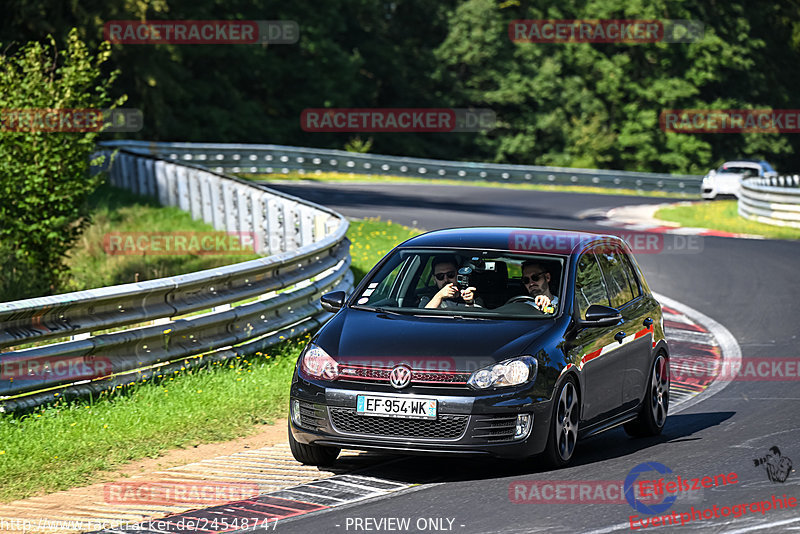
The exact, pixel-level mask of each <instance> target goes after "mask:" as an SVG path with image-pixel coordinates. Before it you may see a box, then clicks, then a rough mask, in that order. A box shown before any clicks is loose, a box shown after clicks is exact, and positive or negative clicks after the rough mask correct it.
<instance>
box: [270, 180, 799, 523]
mask: <svg viewBox="0 0 800 534" xmlns="http://www.w3.org/2000/svg"><path fill="white" fill-rule="evenodd" d="M274 187H275V189H279V190H281V191H284V192H286V193H290V194H293V195H296V196H300V197H303V198H307V199H309V200H312V201H315V202H318V203H320V204H323V205H326V206H330V207H331V208H334V209H336V210H338V211H340V212H341V213H343V214H344V215H346V216H349V217H356V218H357V217H364V216H373V217H374V216H380V217H381V218H382V219H384V220H386V219H391V220H392V221H394V222H399V223H402V224H406V225H412V226H417V227H419V228H424V229H426V230H434V229H439V228H445V227H455V226H475V225H510V226H526V227H550V228H565V229H573V230H589V231H597V232H603V231H605V230H606V229H607V227H602V226H598V225H597V224H594V223H593V222H592V220H591V219H580V218H578V217H577V214H579V213H581V212H584V211H587V210H590V209H593V208H612V207H616V206H622V205H629V204H637V203H639V204H641V203H650V202H654V203H655V202H664V201H665V200H664V199H650V198H636V197H630V196H612V195H608V196H597V195H582V194H568V193H551V192H540V191H519V190H510V189H490V188H483V187H454V186H437V185H413V186H409V185H402V184H382V185H372V184H369V185H365V184H347V185H344V184H319V183H310V184H306V183H303V184H278V185H275V186H274ZM701 239H702V243H701V247H699V250H698V249H695V250H691V251H686V250H683V251H669V250H666V247H665V248H664V249H663V250H661V251H660V252H659V253H652V254H637V260H638V261H639V264H640V265H641V267H642V268H643V270H644V271H645V276H646V278H647V280H648V282H649V284H650V286H651V289H652V290H653V291H655V292H657V293H660V294H662V295H666V296H669V297H671V298H672V299H674V300H676V301H679V302H681V303H684V304H686V305H688V306H690V307H691V308H694V309H695V310H698V311H700V312H702V313H703V314H705V315H707V316H709V317H711V318H713V319H714V320H716V321H718V322H719V323H721V324H722V325H724V326H725V327H727V329H728V330H730V332H731V333H732V334H733V336H734V337H735V338H736V340H737V341H738V343H739V345H740V347H741V353H742V363H743V365H746V364H747V362H748V361H749V360H751V359H753V358H790V359H793V360H795V361H794V362H793V363H794V364H795V365H796V364H797V361H796V360H797V359H798V351H797V348H796V347H797V343H798V339H797V338H798V334H800V326H798V317H797V313H798V311H799V310H800V308H798V306H797V304H796V303H797V302H798V300H799V299H800V284H798V282H797V273H798V271H797V267H796V263H795V262H796V260H797V258H798V253H799V252H800V245H798V244H797V243H793V242H789V241H770V240H746V239H731V238H718V237H705V238H701ZM789 369H791V367H789ZM795 369H796V368H795ZM794 374H795V375H796V374H797V371H796V370H795V372H794ZM797 380H798V379H797V377H796V376H795V378H794V380H764V379H759V380H735V381H732V382H730V383H729V384H728V385H727V387H726V388H725V389H723V390H722V391H720V392H719V393H717V394H715V395H713V396H710V397H709V398H706V399H704V400H702V401H701V402H699V403H697V404H694V405H693V406H691V407H690V408H688V409H686V410H683V411H681V412H680V413H678V414H676V415H673V416H671V417H670V418H669V419H668V421H667V425H666V428H665V430H664V432H663V435H662V436H660V437H658V438H652V439H643V440H631V439H629V438H627V436H626V435H625V434H624V432H623V431H622V430H621V429H615V430H611V431H609V432H606V433H604V434H601V435H600V436H597V437H594V438H590V439H588V440H584V441H581V442H580V443H579V444H578V448H577V449H576V453H575V454H576V456H575V458H574V462H573V464H572V465H571V466H570V467H569V468H567V469H562V470H559V471H557V472H552V471H544V470H542V469H541V468H539V467H537V466H536V464H535V463H529V464H519V465H511V464H508V463H503V462H495V461H486V460H482V461H479V460H464V459H450V458H445V459H442V458H425V457H407V458H402V457H401V458H398V459H393V460H391V461H389V462H388V463H387V466H392V467H391V471H392V472H395V473H397V472H402V477H396V478H402V479H403V480H402V481H403V482H406V483H412V484H413V483H415V484H420V485H417V486H413V487H412V488H410V489H406V490H404V491H399V492H394V493H391V494H388V495H385V496H382V497H378V498H375V499H371V500H367V501H364V502H361V503H357V504H353V505H346V506H340V507H337V508H333V509H330V510H327V511H324V512H318V513H314V514H310V515H308V516H303V517H297V518H294V519H289V520H285V521H281V523H280V524H278V525H275V530H280V531H281V532H284V533H294V532H298V533H300V532H303V533H306V532H401V531H406V532H464V533H468V532H469V533H472V532H475V533H480V532H506V533H511V532H597V533H600V532H614V531H625V530H630V529H631V525H630V522H629V517H630V516H631V515H638V516H639V517H640V518H641V517H650V516H649V515H647V514H642V513H639V512H636V511H634V510H633V508H632V507H631V506H630V505H629V504H628V503H621V504H620V503H614V504H587V503H586V502H568V501H569V497H570V496H569V491H566V492H565V496H566V499H564V500H559V498H554V499H553V502H550V503H542V502H524V503H519V502H512V497H513V493H510V488H512V489H513V488H515V487H516V486H517V485H519V483H520V481H533V480H536V481H539V482H540V484H539V485H538V486H537V487H543V486H542V484H543V483H547V482H548V481H572V482H578V481H621V480H624V479H625V478H626V476H627V475H628V473H629V472H630V471H631V470H632V469H633V468H634V467H636V466H637V465H639V464H641V463H643V462H659V463H661V464H663V465H665V466H667V467H669V468H670V469H671V470H672V471H673V474H674V475H680V476H682V477H683V478H701V477H704V476H710V477H714V476H715V475H720V474H728V473H734V472H735V473H736V474H737V477H738V478H737V482H736V483H735V484H734V483H731V484H729V485H726V486H723V487H716V488H707V489H700V490H697V491H693V492H689V493H687V494H686V495H681V496H680V497H681V498H679V499H678V501H677V502H676V503H675V504H674V505H673V507H672V508H670V509H669V510H667V511H665V512H662V513H660V514H657V515H658V516H663V515H668V514H670V513H671V512H672V511H675V512H677V513H678V514H681V513H683V512H690V511H691V508H692V507H694V509H695V510H698V509H699V510H702V509H704V508H709V509H711V508H713V507H714V505H718V507H719V508H718V512H719V513H720V514H721V513H722V511H723V510H724V509H723V508H722V507H730V506H733V505H736V504H741V503H752V502H754V501H767V500H769V501H771V504H772V497H773V495H774V496H776V497H777V498H780V497H781V496H783V495H784V494H785V495H786V496H787V498H792V497H793V498H795V499H800V474H798V473H797V470H796V469H789V475H788V478H787V479H786V480H785V482H777V481H775V482H772V481H770V480H769V479H768V476H767V472H766V470H765V469H764V467H765V466H764V465H761V466H756V465H755V462H754V460H756V459H759V458H762V457H765V455H766V454H767V453H768V452H769V449H770V447H773V446H777V447H778V448H779V449H780V452H781V454H782V457H783V459H784V461H783V464H781V465H782V468H783V469H784V471H785V470H786V467H787V466H788V464H789V462H787V461H786V458H789V459H794V461H795V462H800V413H799V410H798V408H800V402H799V401H800V390H798V381H797ZM386 469H389V467H386ZM378 474H380V473H378ZM651 475H652V476H648V477H647V478H648V479H651V478H652V479H656V478H657V476H656V475H655V474H654V473H651ZM389 478H390V479H391V477H389ZM512 484H514V486H512ZM554 487H555V486H554ZM529 497H530V495H529ZM530 500H536V499H530ZM577 500H579V499H577ZM773 506H774V507H775V508H777V509H770V510H768V511H765V512H764V513H761V512H759V511H757V510H756V511H753V509H752V508H751V509H744V508H739V509H738V512H740V513H739V514H738V515H739V517H734V514H735V512H736V510H733V509H731V512H732V513H731V515H730V516H729V517H724V518H723V517H719V518H712V519H699V518H698V517H697V516H694V519H693V520H687V521H686V524H684V525H682V526H668V527H666V528H667V529H669V531H675V530H678V529H680V530H684V531H691V530H694V531H696V530H703V531H714V532H755V531H762V532H782V531H786V532H788V531H797V530H798V529H800V514H799V513H798V508H788V507H785V508H782V509H781V508H778V506H777V504H774V505H773ZM755 508H760V509H762V510H763V509H764V508H766V506H755ZM653 517H656V516H653ZM436 519H438V521H437V520H436ZM404 520H408V523H404V522H403V521H404ZM406 525H407V526H408V527H407V528H406ZM635 526H636V527H639V524H638V523H637V524H636V525H635ZM270 528H273V527H270ZM653 529H659V530H661V531H663V530H664V528H663V527H650V528H647V529H643V530H653ZM259 530H260V529H259Z"/></svg>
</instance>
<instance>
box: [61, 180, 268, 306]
mask: <svg viewBox="0 0 800 534" xmlns="http://www.w3.org/2000/svg"><path fill="white" fill-rule="evenodd" d="M90 203H91V205H92V207H93V210H92V218H93V222H92V225H91V226H90V227H89V228H87V230H86V231H85V232H84V234H83V235H82V236H81V238H80V241H79V242H78V243H77V244H76V246H75V247H73V249H72V250H71V251H70V257H69V259H68V261H67V264H68V266H69V267H70V279H69V280H68V282H67V284H66V286H65V287H64V288H62V292H68V291H79V290H83V289H91V288H96V287H103V286H110V285H116V284H126V283H130V282H136V281H143V280H151V279H155V278H163V277H165V276H174V275H177V274H185V273H190V272H194V271H201V270H203V269H213V268H215V267H220V266H222V265H230V264H231V263H238V262H242V261H247V260H250V259H254V258H258V257H259V256H258V255H256V254H255V253H253V252H252V251H250V252H249V253H241V254H225V255H221V254H219V255H218V254H204V255H198V254H181V255H155V254H147V255H128V254H124V255H110V254H108V253H106V251H105V249H104V237H105V236H106V235H107V234H109V233H113V232H123V233H127V232H132V233H143V232H146V233H150V232H157V233H160V234H163V235H169V234H171V233H173V232H181V233H183V232H192V233H194V232H198V233H200V232H215V230H214V228H213V227H212V226H211V225H210V224H207V223H205V222H203V221H201V220H198V221H195V220H192V216H191V215H190V214H189V213H187V212H185V211H181V210H179V209H178V208H176V207H162V206H160V205H159V204H158V202H157V201H156V200H154V199H151V198H148V197H142V196H138V195H135V194H133V193H130V192H128V191H125V190H124V189H118V188H115V187H111V186H108V185H104V186H101V187H100V188H99V189H98V190H97V191H96V192H95V193H94V194H93V195H92V197H91V198H90ZM215 233H216V232H215Z"/></svg>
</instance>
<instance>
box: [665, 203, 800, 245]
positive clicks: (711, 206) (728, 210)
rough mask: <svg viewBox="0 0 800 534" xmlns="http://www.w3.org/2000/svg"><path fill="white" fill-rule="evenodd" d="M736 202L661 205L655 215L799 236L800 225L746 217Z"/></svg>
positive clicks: (771, 235)
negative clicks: (794, 226)
mask: <svg viewBox="0 0 800 534" xmlns="http://www.w3.org/2000/svg"><path fill="white" fill-rule="evenodd" d="M737 206H738V203H737V201H736V200H715V201H713V202H702V203H696V204H691V205H688V206H671V207H667V208H661V209H659V210H658V211H656V213H655V217H656V218H657V219H661V220H662V221H672V222H677V223H680V225H681V226H689V227H698V228H711V229H714V230H722V231H723V232H732V233H737V234H752V235H762V236H764V237H769V238H773V239H800V228H783V227H780V226H771V225H769V224H763V223H760V222H756V221H751V220H749V219H745V218H743V217H740V216H739V213H738V211H737Z"/></svg>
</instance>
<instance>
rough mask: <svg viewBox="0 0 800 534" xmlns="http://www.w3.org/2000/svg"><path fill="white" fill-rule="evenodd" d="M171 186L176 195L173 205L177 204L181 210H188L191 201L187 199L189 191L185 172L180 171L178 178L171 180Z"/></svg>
mask: <svg viewBox="0 0 800 534" xmlns="http://www.w3.org/2000/svg"><path fill="white" fill-rule="evenodd" d="M173 184H174V185H173V187H174V191H175V195H176V197H177V198H176V199H175V200H176V201H177V202H175V203H174V204H172V205H173V206H175V205H177V206H178V207H179V208H180V209H182V210H183V211H189V210H190V209H191V202H190V200H189V196H190V195H191V192H190V191H189V181H188V179H187V177H186V174H185V173H182V174H181V175H179V176H178V179H177V180H175V181H174V182H173Z"/></svg>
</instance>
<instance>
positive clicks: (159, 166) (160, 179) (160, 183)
mask: <svg viewBox="0 0 800 534" xmlns="http://www.w3.org/2000/svg"><path fill="white" fill-rule="evenodd" d="M168 165H169V164H168V163H167V162H165V161H156V164H155V166H154V169H153V170H154V171H155V174H156V197H157V198H158V203H159V204H161V205H162V206H168V205H169V204H168V203H169V185H167V184H168V178H167V172H168Z"/></svg>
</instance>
